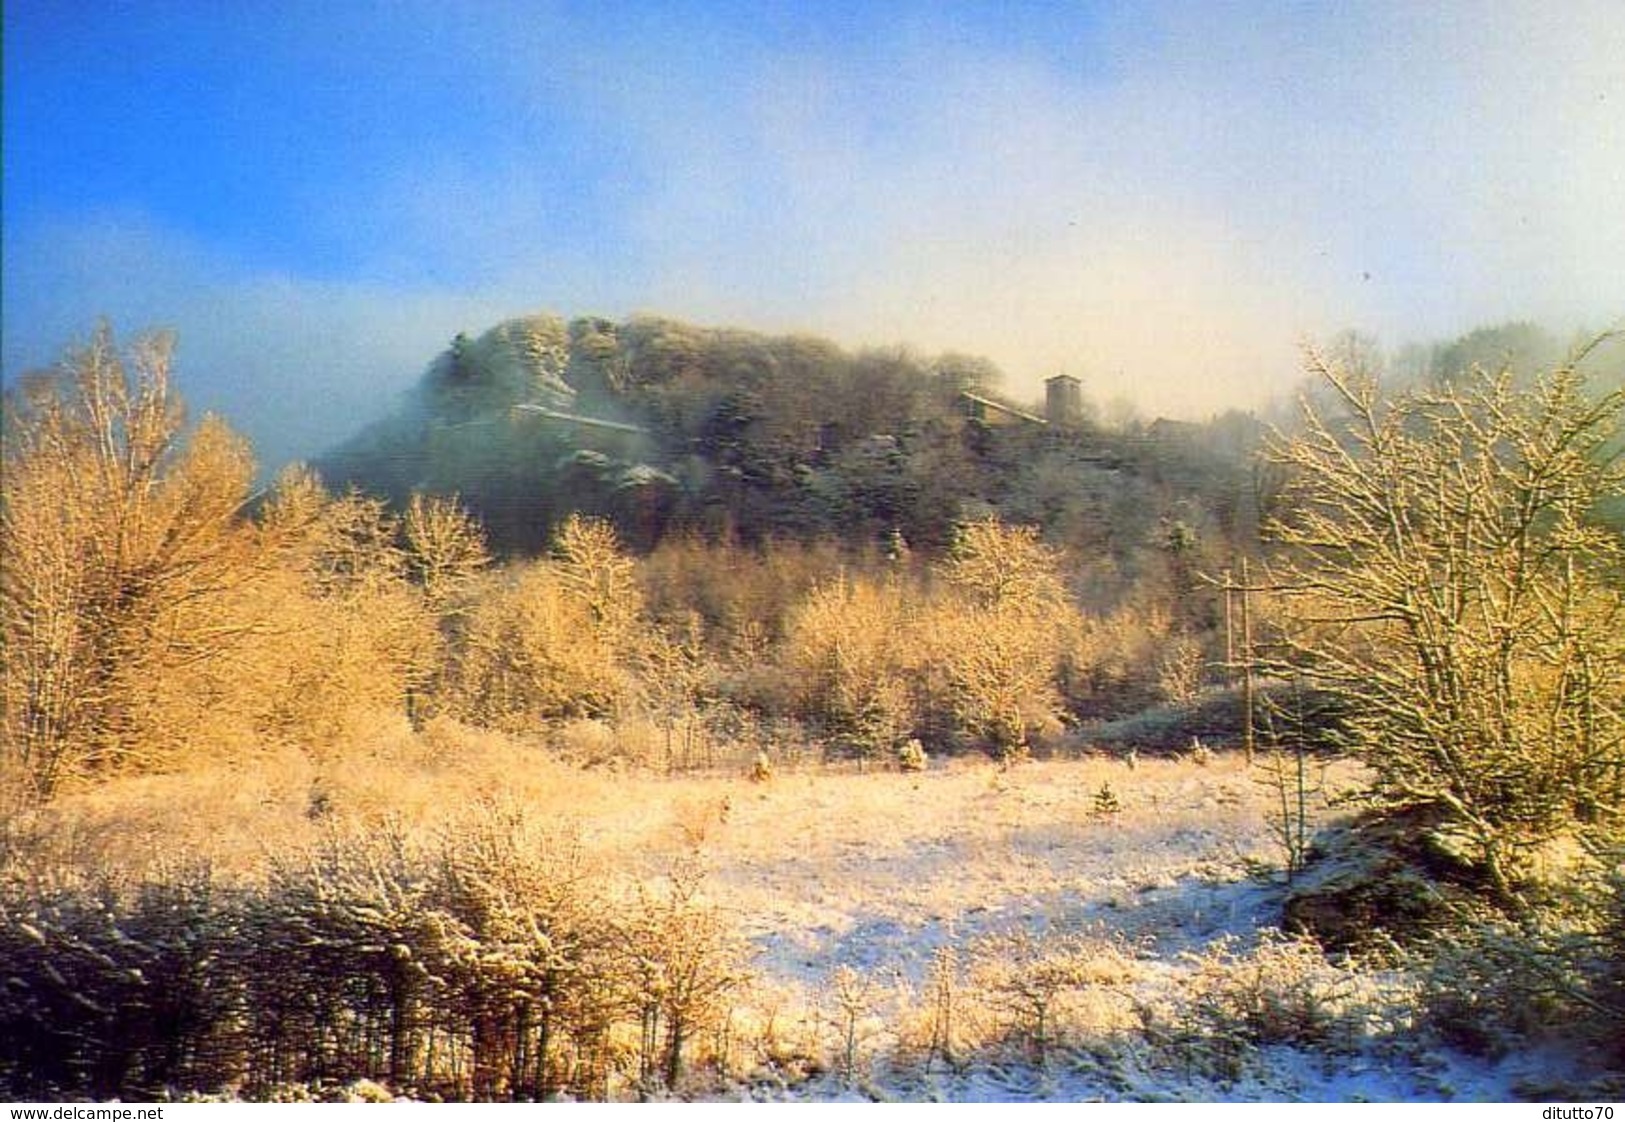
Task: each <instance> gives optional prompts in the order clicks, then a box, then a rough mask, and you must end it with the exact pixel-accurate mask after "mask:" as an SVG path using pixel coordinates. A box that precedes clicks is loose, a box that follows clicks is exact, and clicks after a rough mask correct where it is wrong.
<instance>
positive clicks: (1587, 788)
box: [1272, 354, 1625, 907]
mask: <svg viewBox="0 0 1625 1122" xmlns="http://www.w3.org/2000/svg"><path fill="white" fill-rule="evenodd" d="M1581 357H1582V358H1583V354H1582V356H1581ZM1310 365H1311V368H1312V370H1313V372H1314V373H1315V374H1317V375H1318V376H1319V377H1320V378H1321V379H1322V380H1323V381H1324V382H1325V383H1326V385H1327V386H1328V387H1329V388H1330V390H1331V391H1332V393H1333V395H1334V396H1335V400H1336V402H1337V403H1338V405H1339V406H1340V407H1341V409H1340V412H1341V415H1340V416H1329V415H1326V413H1325V411H1323V410H1318V409H1315V408H1313V407H1309V406H1306V408H1305V416H1304V422H1303V426H1302V429H1301V431H1300V432H1299V434H1298V435H1296V436H1294V437H1292V438H1290V439H1286V438H1282V439H1278V440H1277V441H1276V442H1275V444H1274V446H1273V449H1272V455H1273V458H1274V460H1275V461H1276V462H1277V463H1279V464H1281V465H1283V466H1284V467H1285V468H1287V469H1288V470H1289V472H1290V474H1291V478H1292V483H1291V497H1292V499H1293V500H1294V501H1292V502H1289V503H1288V504H1286V509H1287V510H1289V511H1291V514H1290V515H1288V516H1287V517H1285V518H1282V519H1280V520H1278V521H1277V522H1276V524H1275V525H1274V527H1273V533H1274V536H1275V538H1276V539H1277V540H1278V541H1279V542H1280V543H1281V545H1282V546H1283V547H1284V550H1283V555H1282V560H1281V563H1280V567H1279V568H1278V569H1277V572H1276V576H1277V578H1278V583H1279V584H1280V585H1281V586H1282V588H1283V589H1284V590H1286V591H1288V592H1289V593H1290V594H1291V603H1292V605H1293V607H1294V615H1295V626H1294V627H1293V628H1292V629H1291V630H1289V632H1288V634H1287V636H1286V643H1287V658H1286V659H1285V661H1286V662H1288V663H1289V664H1290V666H1291V668H1292V669H1293V670H1295V671H1296V672H1298V673H1300V674H1302V675H1303V676H1304V678H1305V680H1306V681H1307V682H1309V683H1310V684H1311V685H1313V686H1315V687H1318V688H1319V689H1321V690H1324V691H1328V692H1329V693H1330V694H1331V695H1333V696H1334V697H1336V698H1338V699H1340V701H1341V703H1342V704H1341V705H1340V708H1342V709H1343V710H1345V711H1346V723H1347V730H1348V733H1349V735H1350V737H1351V738H1352V743H1353V747H1354V748H1355V749H1356V750H1357V751H1358V752H1359V754H1360V755H1361V756H1362V757H1363V758H1364V759H1365V760H1366V761H1367V762H1368V763H1369V764H1370V765H1371V766H1372V768H1373V769H1374V772H1375V791H1374V793H1375V795H1376V796H1377V798H1378V799H1379V800H1380V802H1381V803H1382V804H1383V805H1385V806H1386V807H1388V808H1389V809H1391V810H1408V811H1414V812H1421V813H1423V814H1426V815H1428V816H1431V817H1432V818H1433V819H1434V820H1435V821H1436V833H1437V834H1438V836H1441V837H1443V838H1445V839H1453V840H1454V841H1455V843H1456V844H1457V845H1458V847H1459V849H1460V851H1461V853H1462V854H1463V856H1464V857H1465V858H1466V859H1468V860H1469V861H1470V862H1471V863H1472V864H1474V865H1476V866H1477V867H1478V868H1479V869H1481V870H1482V872H1483V873H1484V874H1485V876H1486V878H1487V880H1488V882H1489V884H1490V886H1491V888H1492V893H1493V894H1494V895H1495V896H1497V897H1498V898H1499V899H1500V900H1501V902H1503V903H1504V904H1508V905H1512V906H1515V907H1516V906H1519V905H1520V899H1521V896H1520V883H1521V881H1522V879H1523V877H1524V875H1525V873H1526V870H1527V863H1528V858H1529V856H1530V854H1531V853H1532V851H1533V850H1534V849H1535V848H1536V847H1538V846H1539V845H1541V844H1542V843H1543V842H1545V841H1546V840H1548V839H1550V838H1552V837H1553V836H1555V835H1558V834H1561V833H1564V832H1568V831H1571V830H1573V829H1574V828H1575V827H1576V826H1577V825H1580V826H1587V825H1593V824H1595V825H1608V824H1612V825H1614V826H1617V825H1618V824H1619V822H1620V815H1621V812H1622V810H1625V539H1622V536H1621V533H1620V530H1619V528H1618V525H1617V523H1615V524H1612V525H1610V524H1609V523H1608V522H1607V521H1606V520H1605V519H1604V518H1603V517H1602V514H1603V512H1604V510H1605V509H1606V507H1607V505H1608V504H1609V503H1611V502H1612V503H1617V502H1618V500H1619V499H1620V498H1621V496H1622V495H1625V467H1622V464H1621V461H1620V451H1621V443H1620V441H1621V436H1622V434H1621V430H1620V422H1621V417H1622V414H1625V391H1620V390H1616V391H1614V392H1612V393H1607V394H1603V395H1600V396H1592V395H1588V394H1587V393H1586V391H1585V386H1584V382H1583V379H1582V377H1581V374H1580V373H1579V370H1578V366H1579V359H1577V360H1576V361H1575V362H1574V363H1571V364H1570V365H1567V366H1564V367H1562V368H1561V369H1558V370H1556V371H1554V372H1552V373H1551V374H1549V375H1548V376H1546V377H1544V378H1542V379H1540V380H1539V381H1538V382H1537V383H1536V384H1535V385H1533V386H1532V387H1531V388H1520V387H1519V386H1518V384H1517V383H1516V382H1515V380H1514V379H1513V378H1512V377H1511V376H1510V375H1509V374H1504V373H1503V374H1500V375H1494V374H1489V373H1486V372H1484V371H1476V372H1474V373H1473V374H1471V375H1464V376H1462V377H1461V378H1458V379H1456V380H1454V381H1452V382H1450V383H1448V384H1445V385H1441V386H1439V387H1436V388H1431V389H1423V390H1417V391H1413V392H1410V393H1406V394H1401V395H1398V396H1394V397H1385V396H1384V395H1383V394H1382V393H1381V392H1380V391H1379V388H1378V386H1377V384H1376V382H1375V381H1374V380H1373V379H1372V378H1370V377H1368V376H1365V375H1363V374H1360V373H1357V372H1350V371H1349V370H1347V369H1344V368H1342V367H1341V366H1338V365H1336V364H1333V363H1329V362H1327V361H1325V360H1324V359H1322V358H1320V357H1318V356H1311V359H1310Z"/></svg>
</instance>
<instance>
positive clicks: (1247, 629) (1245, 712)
mask: <svg viewBox="0 0 1625 1122" xmlns="http://www.w3.org/2000/svg"><path fill="white" fill-rule="evenodd" d="M1240 592H1241V722H1242V723H1241V747H1242V750H1243V751H1244V752H1245V753H1246V755H1247V764H1248V766H1249V767H1250V766H1252V762H1253V619H1252V612H1251V610H1250V609H1249V606H1248V598H1249V594H1250V593H1251V592H1252V586H1251V583H1250V581H1249V580H1248V576H1247V558H1246V557H1245V556H1243V557H1242V559H1241V589H1240Z"/></svg>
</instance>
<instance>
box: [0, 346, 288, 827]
mask: <svg viewBox="0 0 1625 1122" xmlns="http://www.w3.org/2000/svg"><path fill="white" fill-rule="evenodd" d="M172 351H173V346H172V340H171V339H170V338H169V337H168V336H165V335H155V336H150V337H146V338H143V339H141V340H139V341H137V342H136V343H135V344H134V345H133V346H132V347H130V348H129V350H128V352H127V353H121V352H120V350H119V349H118V347H117V346H116V344H115V342H114V338H113V334H112V331H111V330H110V329H109V328H107V327H106V326H103V327H101V328H100V329H98V330H97V331H96V333H95V334H94V335H93V336H92V338H91V339H90V341H89V342H88V343H86V344H85V345H84V346H82V347H80V348H78V349H76V350H74V351H73V352H71V353H70V354H69V355H68V357H67V359H66V360H65V362H64V363H63V365H62V367H61V369H60V370H58V371H57V372H55V373H54V374H51V375H38V376H34V377H32V378H29V379H26V380H24V381H23V383H22V384H21V385H19V387H18V388H17V389H16V390H15V391H14V392H10V393H8V394H7V398H6V410H5V412H6V417H5V428H4V491H3V498H0V548H3V550H4V564H3V566H0V627H3V634H4V642H5V658H4V671H3V676H0V683H3V689H0V703H3V706H4V709H3V714H0V730H3V736H4V743H3V745H0V753H3V759H4V763H5V772H6V777H7V779H8V780H15V781H18V782H20V784H21V785H22V786H23V787H24V788H25V789H27V790H30V791H31V792H32V793H33V794H34V795H36V796H39V797H47V796H49V795H50V794H51V793H52V792H53V791H55V790H56V789H57V788H58V787H59V786H60V785H61V784H62V783H64V782H66V781H68V780H70V779H72V778H74V777H78V776H85V775H91V774H106V773H110V772H115V771H121V770H129V769H136V768H147V767H152V766H157V765H160V764H161V763H163V762H165V761H166V760H167V759H168V758H170V757H171V756H172V755H173V753H174V752H175V751H176V750H178V749H179V748H181V747H183V743H182V742H183V741H184V740H185V739H186V738H187V736H188V735H198V734H201V733H202V732H203V731H204V726H203V725H201V724H199V723H198V722H197V721H194V720H190V719H189V718H191V717H196V716H197V715H198V713H199V712H202V711H206V710H208V709H209V708H210V706H211V704H212V703H214V702H216V701H218V700H219V699H218V698H211V697H209V696H207V695H208V694H209V692H210V688H209V684H210V683H211V681H212V682H213V684H214V685H215V686H218V685H219V684H220V677H219V675H220V673H222V672H226V671H227V670H228V669H229V664H230V663H231V661H232V659H233V657H234V655H236V654H237V653H239V652H240V651H241V649H242V644H243V641H244V640H245V639H246V637H247V636H249V635H250V634H251V633H253V632H254V631H255V630H256V629H258V628H259V627H260V626H261V625H262V623H263V620H261V619H260V618H258V617H257V616H256V614H255V613H254V612H253V611H252V610H249V603H250V601H251V599H252V598H251V597H247V598H245V594H246V592H247V590H248V589H249V587H250V586H251V585H252V584H254V582H255V581H256V580H257V579H259V578H260V577H261V576H263V573H264V565H263V563H262V561H263V554H262V551H261V549H260V544H259V537H258V535H257V534H256V532H255V531H254V528H253V527H252V526H251V525H250V524H249V523H248V521H247V520H246V518H245V516H244V508H245V505H246V503H247V502H248V500H249V498H250V496H251V486H252V480H253V476H254V469H253V464H252V461H251V459H250V455H249V450H248V447H247V445H246V443H245V442H244V441H243V440H241V439H240V438H239V437H237V436H236V435H235V434H234V433H232V432H231V430H230V429H228V428H227V427H226V426H225V424H224V423H222V422H220V421H218V420H216V419H214V418H212V417H211V418H205V419H204V420H203V421H202V422H201V423H200V424H199V425H197V426H196V427H195V428H192V429H190V430H189V429H188V428H187V427H186V425H185V411H184V409H183V408H182V406H181V402H180V399H179V398H178V397H177V396H176V394H175V393H174V391H173V389H172V387H171V385H170V366H171V354H172ZM211 676H213V677H211ZM226 676H228V677H229V673H228V674H227V675H226ZM177 706H180V707H181V708H180V710H179V711H177V708H176V707H177Z"/></svg>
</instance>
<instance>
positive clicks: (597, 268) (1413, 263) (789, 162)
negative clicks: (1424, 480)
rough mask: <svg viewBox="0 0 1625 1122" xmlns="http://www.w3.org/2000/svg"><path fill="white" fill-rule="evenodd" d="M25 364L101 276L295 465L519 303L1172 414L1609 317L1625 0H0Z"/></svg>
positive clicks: (1623, 211) (48, 352)
mask: <svg viewBox="0 0 1625 1122" xmlns="http://www.w3.org/2000/svg"><path fill="white" fill-rule="evenodd" d="M4 12H5V16H4V18H5V41H4V48H5V86H4V95H5V96H4V164H3V175H4V190H5V195H4V270H5V278H4V279H5V286H4V309H3V310H4V354H3V361H4V367H5V371H6V373H7V374H8V376H9V375H15V374H16V373H17V372H18V371H19V370H21V369H24V368H26V367H31V366H36V365H39V364H42V363H45V362H48V361H50V360H51V359H53V358H54V357H55V356H56V355H57V354H58V353H59V352H60V350H61V348H62V347H63V346H64V345H65V344H66V343H68V342H70V341H72V340H73V339H74V338H76V337H81V336H83V335H84V334H85V333H86V332H87V331H88V330H89V328H90V327H91V326H92V324H93V323H94V321H95V319H96V318H97V317H98V316H101V315H106V316H109V317H111V318H112V320H113V322H114V324H115V326H116V327H118V328H119V329H120V330H121V331H122V332H126V333H129V332H134V331H136V330H139V329H141V328H145V327H148V326H156V325H163V326H171V327H174V328H175V329H177V330H178V332H179V334H180V337H181V369H180V378H181V385H182V388H183V390H184V391H185V392H186V394H187V396H188V397H189V398H190V399H191V400H192V401H193V403H194V404H195V405H197V406H199V407H202V408H212V409H218V410H221V411H223V412H225V413H226V414H227V416H228V417H229V418H230V419H231V420H232V421H233V422H234V423H235V424H236V425H237V426H238V427H239V428H241V429H243V430H244V431H246V432H247V433H248V434H249V435H250V436H251V437H253V438H254V439H255V441H256V444H257V446H258V447H259V448H260V450H261V453H262V457H263V458H265V459H266V460H268V461H272V462H273V463H274V462H278V461H281V460H283V459H285V458H287V457H289V456H294V455H306V454H311V453H313V452H315V451H317V450H318V449H319V448H320V447H321V446H322V445H324V444H325V443H327V442H329V441H332V440H334V439H337V438H339V437H342V436H343V435H346V434H347V433H348V432H349V431H351V430H352V429H353V428H354V427H355V426H356V425H357V424H359V423H361V422H363V421H365V420H366V419H368V417H369V416H370V415H372V414H375V413H377V412H379V411H380V410H381V409H382V407H383V405H384V404H385V403H387V402H388V401H389V400H390V399H391V398H392V396H393V395H394V394H396V393H398V392H399V391H400V390H401V389H403V388H404V387H405V386H407V385H409V384H410V383H411V381H412V380H413V379H414V378H416V377H417V375H418V374H419V373H420V372H421V370H422V369H423V367H424V366H425V365H426V363H427V362H428V361H429V359H430V358H431V357H432V355H433V354H434V353H435V351H437V350H438V349H439V348H440V347H442V346H444V345H445V342H446V341H447V340H448V339H449V338H450V337H451V336H452V335H453V334H455V333H456V332H457V331H459V330H479V329H481V328H483V327H485V326H488V325H489V324H490V323H492V322H494V321H495V320H496V319H498V318H500V317H502V316H506V315H510V314H516V313H520V312H526V311H532V310H537V309H552V310H555V311H558V312H561V313H563V314H565V315H575V314H584V313H589V312H591V313H603V314H609V315H624V314H627V313H630V312H634V311H654V312H660V313H664V314H669V315H673V316H677V317H680V318H688V319H693V320H696V321H700V322H710V323H727V324H736V325H740V326H747V327H756V328H759V329H763V330H774V331H777V330H795V331H805V332H812V333H817V334H824V335H829V336H832V337H834V338H836V339H838V340H840V341H842V342H844V343H848V344H851V345H865V344H878V345H885V344H892V343H902V344H907V345H910V346H913V347H915V348H917V349H919V350H921V351H925V352H938V351H944V350H960V351H970V352H974V353H982V354H986V355H988V356H989V357H991V358H993V359H994V360H995V361H997V362H998V363H999V364H1000V365H1001V366H1002V367H1003V368H1004V369H1005V371H1006V373H1007V375H1008V378H1009V388H1010V389H1011V390H1012V391H1014V392H1016V393H1017V394H1018V395H1027V394H1031V393H1034V392H1036V389H1037V385H1038V382H1039V381H1040V379H1041V378H1042V377H1044V376H1045V375H1047V374H1050V373H1053V372H1055V371H1056V370H1063V369H1064V370H1068V371H1071V372H1072V373H1075V374H1078V375H1079V376H1080V377H1082V378H1084V379H1085V382H1086V384H1087V385H1088V387H1089V389H1090V392H1091V393H1092V394H1093V395H1094V396H1095V397H1097V398H1098V399H1101V400H1110V399H1112V398H1116V397H1128V398H1132V399H1134V400H1135V401H1136V402H1137V403H1138V404H1139V406H1140V408H1141V409H1142V410H1143V411H1144V412H1146V413H1148V414H1156V413H1170V414H1175V415H1181V414H1182V415H1201V414H1203V413H1206V412H1208V411H1211V410H1214V409H1218V408H1221V407H1223V406H1225V405H1228V404H1237V405H1241V406H1252V405H1256V404H1259V403H1260V402H1261V401H1262V400H1263V399H1264V398H1265V397H1266V396H1267V395H1269V394H1271V393H1278V392H1280V391H1281V390H1282V389H1284V388H1285V387H1287V386H1289V385H1290V384H1291V383H1292V382H1293V380H1294V379H1295V377H1296V361H1295V354H1296V348H1297V345H1298V343H1299V342H1300V341H1301V340H1303V339H1306V338H1316V337H1324V336H1326V335H1329V334H1331V333H1332V332H1335V331H1337V330H1340V329H1343V328H1348V327H1356V328H1360V329H1363V330H1367V331H1370V332H1373V333H1375V334H1377V335H1378V336H1379V337H1380V338H1381V339H1383V340H1384V341H1385V342H1387V343H1390V344H1395V343H1399V342H1403V341H1406V340H1410V339H1418V338H1436V337H1441V336H1448V335H1451V334H1454V333H1458V332H1461V331H1464V330H1466V329H1468V328H1470V327H1473V326H1475V325H1478V324H1481V323H1485V322H1494V321H1499V320H1504V319H1508V318H1527V317H1533V318H1539V319H1542V320H1544V321H1546V322H1548V323H1549V324H1550V325H1551V326H1552V327H1554V328H1555V329H1557V330H1559V331H1569V330H1573V329H1577V328H1580V327H1593V328H1595V327H1600V326H1604V325H1607V324H1608V323H1611V322H1614V321H1617V320H1618V319H1619V318H1620V317H1621V316H1622V315H1625V64H1622V63H1621V62H1620V59H1622V58H1625V10H1622V9H1621V7H1620V5H1619V3H1618V0H1599V2H1595V3H1587V2H1586V0H1574V2H1572V3H1564V4H1560V5H1547V4H1527V5H1524V4H1519V3H1516V2H1513V0H1498V2H1495V3H1486V4H1470V3H1427V4H1423V3H1407V4H1336V5H1332V4H1286V3H1273V4H1252V5H1246V4H1237V3H1226V4H1218V3H1214V4H1154V3H1128V2H1125V3H1100V4H1090V3H1068V4H1062V3H1032V4H987V5H955V4H945V3H922V4H906V3H896V4H885V3H851V4H842V3H817V4H792V3H777V4H774V3H717V2H706V3H688V4H684V3H624V4H610V3H602V4H568V3H560V4H543V3H524V4H518V3H515V4H504V3H498V2H494V0H491V2H478V3H476V2H469V3H457V4H446V3H443V2H439V3H418V2H415V0H403V2H392V3H384V2H377V3H372V2H366V0H346V2H343V3H321V4H316V3H300V2H283V3H276V4H271V3H256V2H216V3H202V2H191V3H163V2H157V0H145V2H139V3H131V2H119V3H112V2H92V0H8V2H7V3H6V4H5V7H4Z"/></svg>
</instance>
